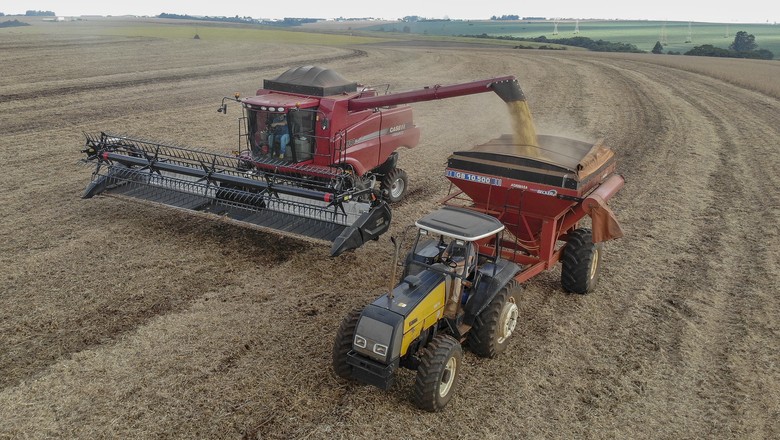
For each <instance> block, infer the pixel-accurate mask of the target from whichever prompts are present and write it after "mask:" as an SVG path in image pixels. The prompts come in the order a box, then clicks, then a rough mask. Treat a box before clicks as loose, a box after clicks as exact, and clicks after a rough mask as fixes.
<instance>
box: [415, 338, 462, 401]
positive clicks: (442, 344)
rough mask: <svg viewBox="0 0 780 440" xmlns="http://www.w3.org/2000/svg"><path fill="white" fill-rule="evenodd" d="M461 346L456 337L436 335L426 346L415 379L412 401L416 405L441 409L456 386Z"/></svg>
mask: <svg viewBox="0 0 780 440" xmlns="http://www.w3.org/2000/svg"><path fill="white" fill-rule="evenodd" d="M462 360H463V349H462V348H461V346H460V342H458V341H457V340H456V339H455V338H453V337H452V336H449V335H444V334H440V335H436V336H435V337H434V338H433V340H432V341H431V342H430V343H429V344H428V345H427V346H425V348H424V349H423V351H422V354H421V356H420V365H419V367H418V368H417V379H416V380H415V382H414V403H415V405H417V407H418V408H420V409H423V410H426V411H430V412H436V411H438V410H440V409H442V408H444V407H445V406H446V405H447V403H449V401H450V400H451V399H452V396H453V395H454V394H455V390H456V389H457V388H458V376H459V374H458V373H460V365H461V361H462Z"/></svg>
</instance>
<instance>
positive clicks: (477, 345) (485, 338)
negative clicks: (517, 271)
mask: <svg viewBox="0 0 780 440" xmlns="http://www.w3.org/2000/svg"><path fill="white" fill-rule="evenodd" d="M519 297H520V285H519V284H518V283H517V281H515V280H514V279H512V280H510V281H509V282H508V283H507V284H506V285H505V286H504V287H502V288H501V290H499V291H498V293H497V294H496V296H495V298H493V300H492V301H490V304H488V306H487V307H486V308H485V310H483V311H482V313H480V314H479V315H478V316H477V318H476V319H475V320H474V327H473V328H472V329H471V331H470V332H469V348H470V349H471V351H473V352H474V353H475V354H476V355H478V356H481V357H486V358H493V357H496V356H498V355H499V354H501V353H503V352H504V350H506V347H507V345H508V343H509V337H510V336H512V334H513V333H514V332H515V328H516V327H517V322H518V316H519V315H520V310H519V309H518V307H517V302H518V300H519Z"/></svg>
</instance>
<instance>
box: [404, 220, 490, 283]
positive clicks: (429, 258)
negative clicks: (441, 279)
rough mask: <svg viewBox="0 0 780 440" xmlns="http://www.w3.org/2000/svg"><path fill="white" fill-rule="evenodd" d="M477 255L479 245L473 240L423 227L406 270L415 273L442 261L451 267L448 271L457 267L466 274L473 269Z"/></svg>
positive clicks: (461, 272)
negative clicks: (440, 233)
mask: <svg viewBox="0 0 780 440" xmlns="http://www.w3.org/2000/svg"><path fill="white" fill-rule="evenodd" d="M477 256H478V255H477V247H476V245H475V243H473V242H470V241H464V240H461V239H457V238H452V237H448V236H446V235H439V234H436V233H431V232H430V231H426V230H424V229H421V230H420V231H419V234H418V236H417V240H416V241H415V243H414V247H413V248H412V250H411V252H410V253H409V254H408V256H407V260H406V266H407V269H406V270H407V274H412V275H414V274H417V273H419V272H421V271H422V270H424V269H425V268H426V267H430V266H432V265H434V264H436V263H441V264H443V265H444V266H446V267H447V268H449V269H448V271H449V270H451V269H455V272H456V273H457V274H458V275H466V274H468V273H470V272H471V271H472V270H473V268H474V264H475V263H476V259H477ZM441 269H442V270H443V269H444V267H442V268H441ZM464 269H465V271H464Z"/></svg>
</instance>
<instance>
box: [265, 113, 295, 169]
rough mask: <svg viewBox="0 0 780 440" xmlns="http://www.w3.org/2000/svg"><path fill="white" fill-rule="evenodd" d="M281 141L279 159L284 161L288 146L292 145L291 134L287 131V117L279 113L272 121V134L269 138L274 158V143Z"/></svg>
mask: <svg viewBox="0 0 780 440" xmlns="http://www.w3.org/2000/svg"><path fill="white" fill-rule="evenodd" d="M277 138H278V139H279V155H278V157H279V159H284V153H285V151H287V144H289V143H290V132H289V131H288V130H287V116H286V115H285V114H284V113H279V114H278V115H276V116H274V117H273V119H272V120H271V134H270V135H269V136H268V144H269V145H270V146H271V154H272V155H273V156H274V157H277V155H276V154H275V153H274V141H276V140H277Z"/></svg>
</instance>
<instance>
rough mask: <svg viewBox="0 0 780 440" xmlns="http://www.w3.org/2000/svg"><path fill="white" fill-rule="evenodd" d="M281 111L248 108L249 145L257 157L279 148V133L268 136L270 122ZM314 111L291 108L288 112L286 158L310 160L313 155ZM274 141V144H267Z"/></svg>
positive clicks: (293, 160) (299, 160)
mask: <svg viewBox="0 0 780 440" xmlns="http://www.w3.org/2000/svg"><path fill="white" fill-rule="evenodd" d="M279 114H280V112H270V111H265V110H248V111H247V122H248V129H249V133H248V135H249V145H250V147H251V149H252V155H253V156H254V157H255V158H256V159H261V158H263V157H264V156H268V155H270V154H271V152H272V151H278V148H279V141H280V139H279V138H280V136H271V134H272V130H271V122H272V121H273V119H274V117H276V116H278V115H279ZM316 115H317V112H316V110H311V109H307V110H300V109H292V110H290V111H288V112H287V114H286V116H287V131H288V134H289V136H290V141H289V144H288V145H287V151H286V152H285V159H286V160H289V161H292V162H303V161H307V160H311V159H312V157H313V156H314V127H315V125H314V124H315V118H316ZM271 141H273V142H274V144H275V145H273V146H272V145H270V142H271Z"/></svg>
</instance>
